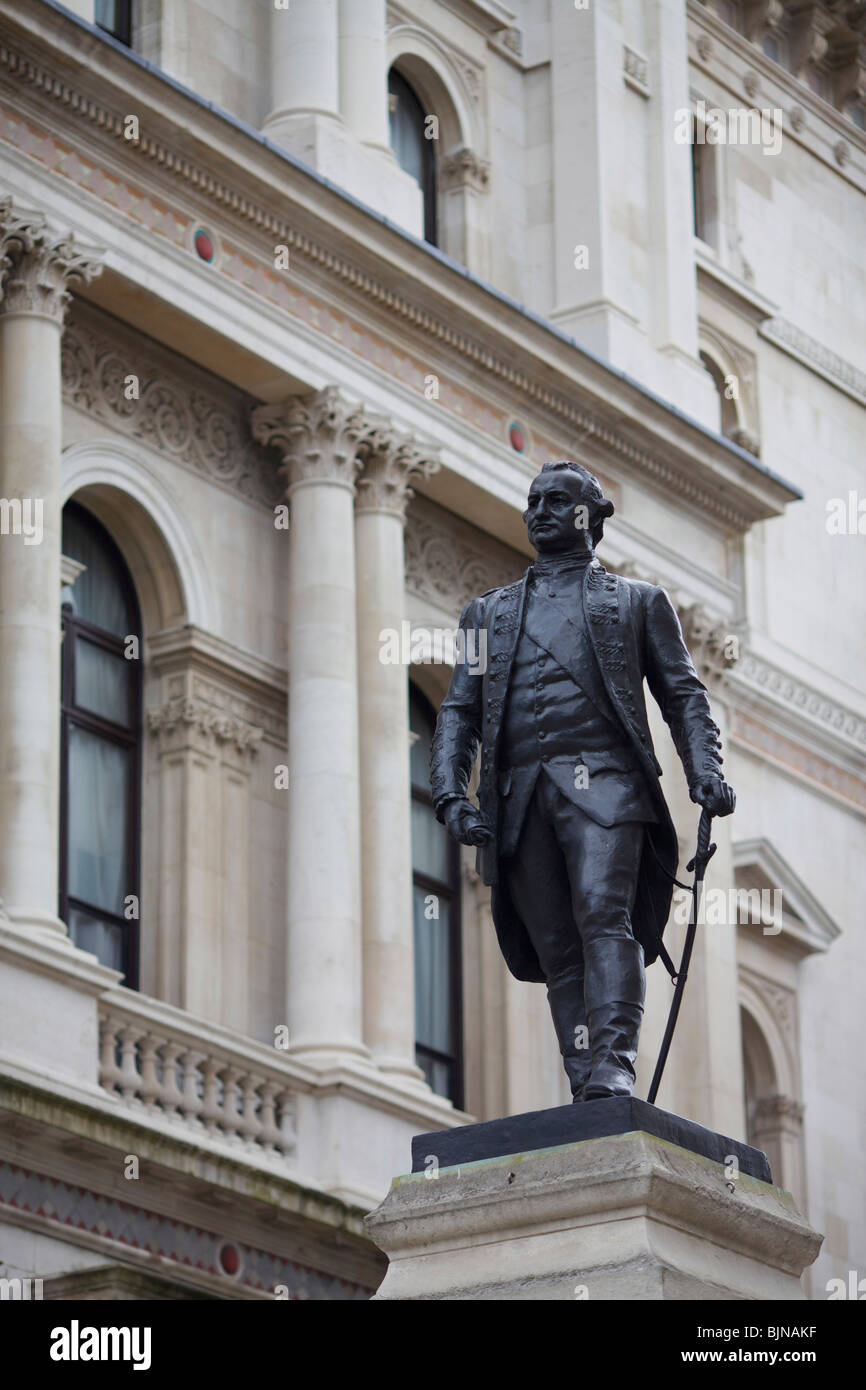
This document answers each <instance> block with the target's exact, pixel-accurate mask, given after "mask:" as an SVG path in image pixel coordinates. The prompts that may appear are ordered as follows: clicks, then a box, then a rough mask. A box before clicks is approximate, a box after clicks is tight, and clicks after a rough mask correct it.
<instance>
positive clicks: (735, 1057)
mask: <svg viewBox="0 0 866 1390" xmlns="http://www.w3.org/2000/svg"><path fill="white" fill-rule="evenodd" d="M679 616H680V621H681V622H682V626H683V635H684V637H685V639H686V645H687V647H688V648H689V651H690V652H691V655H692V660H693V661H694V663H695V666H696V668H697V671H698V674H699V675H700V678H701V680H702V681H703V682H704V684H705V685H706V686H707V690H708V693H709V697H710V704H711V707H712V711H713V718H714V719H715V721H716V723H717V724H718V725H719V729H720V737H721V741H722V756H723V758H724V760H725V769H724V771H725V774H726V775H728V776H730V754H729V749H728V737H727V709H726V706H725V685H724V672H725V670H726V669H727V668H728V667H729V666H730V665H731V664H732V662H733V659H732V658H730V657H728V656H726V647H725V637H726V636H727V634H726V632H725V630H724V624H723V623H722V622H721V621H720V620H716V619H714V618H713V617H712V616H711V615H709V614H707V613H706V612H705V611H704V610H703V609H702V608H700V607H699V606H692V607H689V608H686V609H682V610H681V611H680V614H679ZM671 780H672V783H673V785H672V786H669V787H667V788H666V792H667V793H668V794H669V804H670V807H671V814H672V815H673V818H674V823H675V825H676V827H677V830H678V831H679V833H680V834H685V835H686V836H687V843H688V851H687V857H686V860H685V861H684V862H683V863H681V864H680V873H679V874H678V877H679V878H681V879H683V881H684V882H687V883H690V882H691V875H690V874H687V873H685V864H686V862H688V859H689V858H690V857H691V855H692V854H694V849H695V837H696V834H697V825H698V819H699V817H700V808H699V807H698V806H696V805H695V804H694V803H693V802H692V801H691V800H690V799H689V798H688V794H687V791H686V787H685V779H684V778H683V777H682V776H679V777H677V779H676V781H674V779H671ZM734 790H735V791H736V787H734ZM735 821H736V813H735V814H734V816H733V817H731V816H726V817H724V818H722V819H716V820H714V821H713V826H712V839H713V841H714V842H715V844H716V846H717V849H716V853H715V855H714V857H713V858H712V859H711V860H710V863H709V865H708V866H707V874H706V879H705V889H709V888H722V889H724V890H725V891H727V890H728V889H730V888H732V887H733V886H734V861H733V844H732V836H733V829H734V823H735ZM711 915H712V916H714V915H715V914H711ZM680 930H681V932H682V933H683V934H684V928H681V929H680ZM674 959H675V960H677V961H678V960H679V955H678V954H676V953H675V955H674ZM665 994H666V996H667V998H668V999H669V998H670V990H666V991H665ZM672 1054H676V1056H675V1059H674V1058H673V1056H672V1060H673V1061H674V1089H673V1095H674V1101H675V1103H674V1105H673V1107H671V1108H674V1109H677V1110H678V1111H679V1113H680V1114H682V1115H686V1116H688V1118H689V1119H692V1120H697V1121H698V1122H699V1123H700V1124H704V1125H707V1126H708V1127H709V1128H710V1129H715V1130H718V1131H719V1133H721V1134H730V1135H732V1136H734V1137H736V1136H738V1135H742V1134H743V1133H744V1115H743V1057H742V1040H741V1033H740V997H739V977H738V965H737V922H736V914H735V913H729V912H726V913H725V919H724V921H723V922H716V921H715V920H713V921H708V922H706V923H699V925H698V930H697V935H696V937H695V947H694V954H693V955H692V962H691V966H690V968H689V980H688V984H687V986H686V990H685V993H684V995H683V1005H682V1010H681V1013H680V1019H679V1023H678V1025H677V1033H676V1036H675V1038H674V1044H673V1048H672ZM666 1079H667V1078H666ZM662 1085H663V1087H664V1082H663V1083H662ZM670 1096H671V1092H670V1091H668V1097H667V1099H666V1097H665V1094H664V1090H662V1091H661V1092H660V1093H659V1104H660V1105H663V1106H668V1105H669V1101H670Z"/></svg>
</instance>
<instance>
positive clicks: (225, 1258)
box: [220, 1245, 241, 1274]
mask: <svg viewBox="0 0 866 1390" xmlns="http://www.w3.org/2000/svg"><path fill="white" fill-rule="evenodd" d="M220 1264H221V1265H222V1268H223V1271H224V1272H225V1273H226V1274H237V1272H238V1270H239V1269H240V1267H241V1257H240V1255H239V1254H238V1252H237V1249H236V1248H235V1246H234V1245H224V1246H223V1247H222V1249H221V1250H220Z"/></svg>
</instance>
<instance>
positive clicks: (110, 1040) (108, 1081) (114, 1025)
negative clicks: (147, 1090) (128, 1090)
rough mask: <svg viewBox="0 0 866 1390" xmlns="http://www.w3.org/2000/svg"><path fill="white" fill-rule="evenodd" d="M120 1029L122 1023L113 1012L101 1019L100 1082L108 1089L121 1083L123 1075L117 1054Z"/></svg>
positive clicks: (113, 1088) (110, 1089)
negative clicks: (113, 1015)
mask: <svg viewBox="0 0 866 1390" xmlns="http://www.w3.org/2000/svg"><path fill="white" fill-rule="evenodd" d="M119 1030H120V1024H119V1023H118V1021H117V1019H116V1018H113V1017H112V1015H111V1014H105V1015H103V1017H102V1018H101V1019H100V1020H99V1042H100V1063H99V1084H100V1086H104V1087H105V1089H106V1091H113V1090H115V1088H116V1087H117V1086H118V1085H119V1084H120V1078H121V1075H122V1073H121V1070H120V1067H119V1066H118V1065H117V1058H116V1056H115V1050H116V1048H117V1035H118V1032H119Z"/></svg>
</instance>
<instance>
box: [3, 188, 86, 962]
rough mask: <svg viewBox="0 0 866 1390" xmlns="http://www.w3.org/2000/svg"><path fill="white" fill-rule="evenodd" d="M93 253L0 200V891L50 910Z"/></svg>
mask: <svg viewBox="0 0 866 1390" xmlns="http://www.w3.org/2000/svg"><path fill="white" fill-rule="evenodd" d="M98 271H99V262H98V259H96V258H94V256H93V255H92V254H87V253H85V252H84V251H83V250H82V249H81V247H79V246H78V245H77V244H76V243H75V241H74V239H73V237H72V236H71V235H69V236H67V237H65V238H57V237H56V236H55V235H52V234H51V233H50V232H49V231H48V229H47V228H46V226H45V222H44V219H43V217H42V215H41V214H40V213H32V212H22V211H16V210H15V208H13V206H12V203H11V200H10V199H4V200H2V201H0V285H2V298H0V509H2V510H0V672H2V676H0V897H2V899H3V900H4V902H5V905H6V911H7V913H8V916H9V918H10V919H11V921H12V922H15V923H18V924H19V925H21V926H25V927H27V928H29V929H31V930H33V931H36V932H37V933H43V932H45V931H48V932H49V934H54V933H60V934H62V935H65V933H66V928H65V927H64V925H63V923H62V922H61V921H60V919H59V917H58V916H57V892H58V839H59V780H60V714H59V702H60V602H59V600H60V535H61V501H60V481H61V480H60V451H61V391H60V335H61V330H62V327H63V316H64V312H65V309H66V304H67V302H68V300H69V292H68V290H67V285H68V284H69V282H70V281H71V280H72V279H74V278H75V277H78V278H80V279H83V280H91V279H93V278H94V276H95V275H97V274H98Z"/></svg>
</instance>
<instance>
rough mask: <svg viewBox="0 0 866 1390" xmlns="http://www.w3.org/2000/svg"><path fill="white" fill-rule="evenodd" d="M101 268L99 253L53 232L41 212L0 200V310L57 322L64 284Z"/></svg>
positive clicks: (62, 308) (60, 320) (63, 302)
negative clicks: (16, 206)
mask: <svg viewBox="0 0 866 1390" xmlns="http://www.w3.org/2000/svg"><path fill="white" fill-rule="evenodd" d="M101 270H102V261H101V256H100V254H99V253H98V252H96V251H94V249H93V248H90V249H85V248H84V247H82V246H80V245H79V244H78V243H77V242H76V240H75V237H74V235H73V234H72V233H71V232H70V233H68V234H67V235H66V236H65V237H56V236H54V235H53V234H52V233H51V232H50V231H49V230H48V228H47V227H46V225H45V219H44V217H43V216H42V214H41V213H38V212H29V211H26V210H22V209H16V208H14V207H13V205H12V200H11V199H10V198H5V199H3V200H2V201H0V314H36V315H39V316H40V317H44V318H50V319H52V320H53V321H54V322H55V323H58V324H62V323H63V317H64V314H65V312H66V306H67V304H68V303H69V298H70V295H69V288H68V286H69V284H70V282H71V281H73V280H76V279H77V280H84V281H89V280H93V279H95V278H96V276H97V275H99V274H100V272H101Z"/></svg>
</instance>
